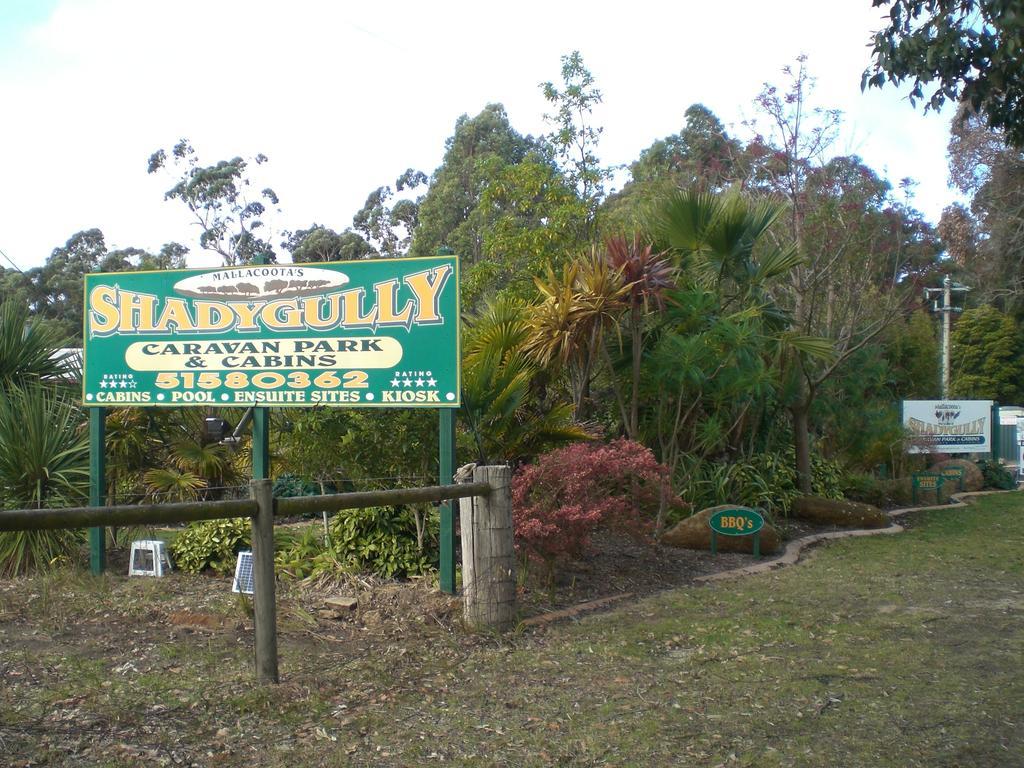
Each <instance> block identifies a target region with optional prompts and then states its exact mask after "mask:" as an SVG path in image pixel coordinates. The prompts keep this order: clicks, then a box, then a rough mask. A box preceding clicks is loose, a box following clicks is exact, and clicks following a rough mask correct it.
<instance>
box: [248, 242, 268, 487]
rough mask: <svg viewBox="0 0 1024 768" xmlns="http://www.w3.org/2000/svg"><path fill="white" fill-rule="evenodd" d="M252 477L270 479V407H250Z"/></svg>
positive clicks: (259, 257) (262, 261) (257, 261)
mask: <svg viewBox="0 0 1024 768" xmlns="http://www.w3.org/2000/svg"><path fill="white" fill-rule="evenodd" d="M266 262H267V258H266V256H265V255H264V254H262V253H260V254H257V255H256V258H254V259H253V264H266ZM252 479H253V480H269V479H270V409H269V408H261V407H256V408H253V409H252Z"/></svg>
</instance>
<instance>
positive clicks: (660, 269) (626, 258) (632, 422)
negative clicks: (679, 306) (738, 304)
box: [604, 235, 676, 440]
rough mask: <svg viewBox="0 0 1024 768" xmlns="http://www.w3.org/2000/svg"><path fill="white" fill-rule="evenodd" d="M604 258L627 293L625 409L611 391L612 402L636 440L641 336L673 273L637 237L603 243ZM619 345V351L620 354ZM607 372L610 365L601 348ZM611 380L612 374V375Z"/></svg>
mask: <svg viewBox="0 0 1024 768" xmlns="http://www.w3.org/2000/svg"><path fill="white" fill-rule="evenodd" d="M604 247H605V251H604V258H605V261H606V262H607V263H608V265H609V266H610V267H611V268H612V269H614V270H615V271H616V272H617V273H618V274H619V275H621V278H620V279H621V281H622V283H623V286H624V287H625V288H626V289H627V293H626V309H627V311H626V312H625V314H624V318H625V323H626V330H627V335H628V337H629V345H630V346H629V352H630V355H629V357H630V367H629V372H630V377H629V381H630V397H629V402H628V407H627V403H626V400H625V398H624V397H623V396H622V395H621V393H620V392H619V389H618V388H615V395H616V399H617V400H618V403H619V409H620V411H621V413H622V423H623V427H624V429H625V431H626V436H627V437H629V438H630V439H631V440H639V438H640V375H641V368H642V366H643V356H644V341H645V338H644V337H645V332H646V331H647V329H648V327H649V325H650V322H649V316H650V313H651V310H652V309H655V308H656V309H663V308H664V306H665V301H664V299H665V292H666V291H668V290H669V289H670V288H672V287H673V286H674V285H675V281H676V270H675V269H674V268H673V267H672V265H671V263H670V262H669V260H668V259H667V258H666V257H665V254H664V253H661V252H659V253H655V252H654V247H653V246H652V245H651V244H650V243H646V244H644V243H642V242H641V241H640V237H639V235H633V237H632V238H626V237H625V236H624V235H622V236H618V237H612V238H609V239H608V240H606V241H605V246H604ZM621 346H622V345H621V343H620V351H621ZM604 351H605V354H606V360H607V362H608V364H609V368H610V369H611V368H612V361H611V359H610V355H608V348H607V346H605V347H604ZM613 379H614V373H613Z"/></svg>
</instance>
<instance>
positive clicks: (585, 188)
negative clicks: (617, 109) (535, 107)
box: [540, 51, 611, 234]
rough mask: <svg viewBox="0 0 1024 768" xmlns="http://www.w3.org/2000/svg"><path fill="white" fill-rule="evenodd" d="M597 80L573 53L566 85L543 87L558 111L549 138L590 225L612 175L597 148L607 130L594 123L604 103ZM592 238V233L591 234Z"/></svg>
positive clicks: (566, 65)
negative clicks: (586, 213)
mask: <svg viewBox="0 0 1024 768" xmlns="http://www.w3.org/2000/svg"><path fill="white" fill-rule="evenodd" d="M594 82H595V80H594V76H593V75H592V74H591V72H590V70H588V69H587V68H586V66H585V65H584V64H583V56H581V55H580V52H579V51H573V52H572V53H570V54H568V55H567V56H563V57H562V85H561V87H558V86H556V85H555V84H554V83H553V82H551V81H548V82H545V83H541V86H540V87H541V90H542V92H543V94H544V98H545V99H547V101H548V102H549V103H550V104H551V106H552V107H554V109H555V111H554V112H553V113H549V114H545V115H544V119H545V120H547V121H548V122H549V123H551V124H552V126H553V127H554V130H553V131H552V132H551V133H549V134H548V135H547V136H546V137H545V138H546V140H547V142H548V144H549V145H550V147H551V149H552V151H553V153H554V156H555V157H556V158H557V160H558V162H559V165H560V167H561V169H562V171H563V173H564V174H565V177H566V179H567V181H568V183H569V185H570V186H571V187H572V188H574V189H575V190H576V194H577V195H578V196H579V198H580V200H582V201H583V203H584V205H586V206H587V212H588V216H587V222H588V225H591V224H593V221H594V218H595V217H596V215H597V209H598V206H599V205H600V203H601V201H602V200H603V199H604V194H605V182H606V181H607V180H608V179H609V178H610V177H611V171H610V170H609V169H607V168H604V167H602V166H601V163H600V160H599V159H598V157H597V145H598V142H599V141H600V138H601V133H602V131H603V130H604V129H603V128H600V127H596V126H595V125H594V124H593V122H592V120H593V112H594V107H596V106H597V105H598V104H600V103H601V101H602V98H603V96H602V94H601V91H600V89H599V88H597V87H596V86H595V85H594ZM588 234H589V232H588Z"/></svg>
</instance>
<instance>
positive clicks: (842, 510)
mask: <svg viewBox="0 0 1024 768" xmlns="http://www.w3.org/2000/svg"><path fill="white" fill-rule="evenodd" d="M791 512H792V515H793V517H795V518H797V519H798V520H807V521H808V522H812V523H820V524H822V525H838V526H842V527H849V528H885V527H886V526H887V525H889V517H888V516H887V515H886V514H885V513H884V512H883V511H882V510H880V509H879V508H878V507H873V506H871V505H870V504H863V503H861V502H859V501H846V500H845V499H841V500H836V499H823V498H822V497H820V496H801V497H800V498H798V499H795V500H794V501H793V507H792V510H791Z"/></svg>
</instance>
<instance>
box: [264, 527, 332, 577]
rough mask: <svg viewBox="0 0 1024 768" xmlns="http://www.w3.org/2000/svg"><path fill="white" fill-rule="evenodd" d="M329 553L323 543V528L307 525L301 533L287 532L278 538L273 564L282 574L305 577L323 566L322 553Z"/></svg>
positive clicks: (317, 571)
mask: <svg viewBox="0 0 1024 768" xmlns="http://www.w3.org/2000/svg"><path fill="white" fill-rule="evenodd" d="M329 553H330V552H329V549H328V547H327V545H326V544H325V543H324V529H323V528H322V527H321V526H319V525H309V526H306V527H305V528H304V529H303V530H302V533H299V534H293V533H290V532H289V533H285V534H283V535H281V536H280V537H279V538H278V540H277V554H276V555H275V557H274V565H275V567H276V570H277V573H278V574H280V575H282V576H288V577H291V578H293V579H305V578H308V577H309V576H313V575H315V574H316V573H319V572H320V570H322V569H323V568H324V566H325V558H324V555H325V554H329ZM330 562H333V559H331V560H330Z"/></svg>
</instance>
